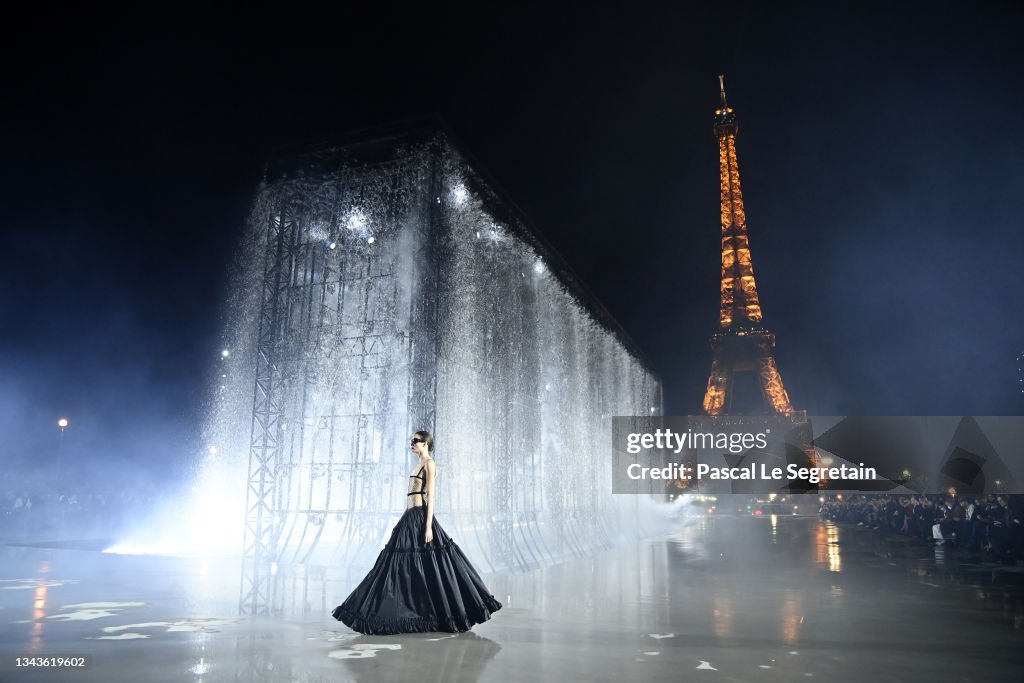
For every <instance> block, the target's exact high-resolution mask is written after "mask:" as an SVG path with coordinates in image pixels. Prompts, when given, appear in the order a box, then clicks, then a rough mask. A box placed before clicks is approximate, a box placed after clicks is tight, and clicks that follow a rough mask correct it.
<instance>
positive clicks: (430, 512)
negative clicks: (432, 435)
mask: <svg viewBox="0 0 1024 683" xmlns="http://www.w3.org/2000/svg"><path fill="white" fill-rule="evenodd" d="M426 474H427V483H426V486H427V532H426V534H425V535H424V537H423V538H424V541H425V542H426V543H430V542H431V541H432V540H434V534H433V532H432V531H431V528H432V527H433V523H432V522H433V521H434V475H435V474H436V470H435V469H434V461H433V460H430V461H428V462H427V472H426Z"/></svg>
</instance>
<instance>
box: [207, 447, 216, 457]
mask: <svg viewBox="0 0 1024 683" xmlns="http://www.w3.org/2000/svg"><path fill="white" fill-rule="evenodd" d="M206 452H207V453H209V454H210V455H217V447H216V446H210V447H209V448H207V449H206Z"/></svg>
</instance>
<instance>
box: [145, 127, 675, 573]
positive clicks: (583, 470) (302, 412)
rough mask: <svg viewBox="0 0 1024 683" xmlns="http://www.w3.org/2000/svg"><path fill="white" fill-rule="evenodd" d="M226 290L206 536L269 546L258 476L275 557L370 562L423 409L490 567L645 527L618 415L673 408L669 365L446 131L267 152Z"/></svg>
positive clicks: (206, 487) (197, 517)
mask: <svg viewBox="0 0 1024 683" xmlns="http://www.w3.org/2000/svg"><path fill="white" fill-rule="evenodd" d="M226 310H227V311H228V314H227V315H226V317H225V321H224V322H225V337H224V349H223V351H221V350H218V353H219V355H220V358H219V359H218V361H217V371H216V373H215V377H213V378H211V380H212V384H211V386H212V387H213V388H214V391H213V395H214V398H213V400H212V405H211V406H210V410H209V421H208V423H207V425H206V428H205V432H204V438H205V441H206V447H205V448H206V451H205V452H204V453H203V454H202V455H201V460H202V463H201V466H200V468H199V472H198V474H197V479H196V483H195V487H194V496H193V500H192V501H191V502H190V503H189V505H188V508H187V510H188V515H187V517H188V518H189V519H190V520H191V521H190V522H186V523H182V520H180V519H179V520H178V522H179V523H178V525H177V526H178V528H179V531H182V533H181V534H180V535H181V536H183V537H184V538H185V539H186V540H187V544H188V545H189V546H191V547H192V548H193V549H197V550H204V551H209V550H211V549H216V550H220V551H223V552H236V553H237V552H240V551H242V550H243V536H245V537H246V538H245V541H244V544H245V548H246V549H247V550H248V551H251V549H252V547H253V542H254V538H256V537H257V535H258V533H260V532H254V531H253V529H254V526H255V524H256V520H257V514H256V512H257V511H258V509H259V502H260V499H261V491H262V494H263V500H264V501H265V502H266V504H267V507H266V508H265V510H264V513H265V514H264V515H263V516H262V517H261V518H259V523H260V524H262V525H263V526H262V527H260V528H261V529H262V533H265V534H266V536H264V537H261V538H264V539H270V540H269V543H270V544H271V545H272V547H273V550H274V557H273V558H272V559H276V560H278V561H280V562H284V563H293V562H296V563H297V562H312V563H319V564H328V565H335V566H337V565H346V564H350V563H365V561H366V557H369V556H371V555H372V554H374V553H376V552H377V551H378V550H379V548H380V546H381V545H382V544H383V543H384V542H385V540H386V538H387V534H388V531H389V528H390V526H391V525H392V524H393V523H394V522H395V521H396V520H397V517H398V515H399V514H400V513H401V511H402V509H404V506H405V503H406V496H405V492H406V487H407V486H408V475H409V473H410V471H411V470H412V467H413V462H414V456H412V455H411V454H410V453H409V444H408V437H409V434H410V433H411V432H412V431H415V430H418V429H427V430H430V431H432V432H433V433H434V435H435V438H436V451H435V454H434V455H435V459H436V462H437V464H438V479H437V507H436V513H437V516H438V519H439V520H440V521H441V523H442V524H443V525H444V526H445V528H446V529H447V530H448V531H449V533H450V534H451V535H452V536H453V537H454V538H456V540H457V541H458V542H459V543H460V545H462V546H463V547H464V548H465V549H466V551H467V552H468V553H470V555H471V556H472V557H473V558H474V560H475V561H476V562H478V563H479V564H481V565H482V566H483V567H484V568H485V569H487V568H489V569H497V568H516V569H527V568H532V567H537V566H542V565H545V564H549V563H552V562H556V561H560V560H562V559H565V558H567V557H571V556H574V555H583V554H587V553H590V552H593V551H594V550H596V549H598V548H601V547H607V546H609V545H611V544H613V543H615V542H618V541H620V540H622V539H624V538H631V537H635V536H636V535H637V534H639V533H642V532H643V525H644V524H645V518H644V515H643V514H642V510H643V509H644V506H645V505H646V504H647V503H648V501H644V500H642V498H641V497H639V496H613V495H612V494H611V448H610V447H611V418H612V417H613V416H615V415H639V414H645V415H649V414H660V412H661V387H660V383H659V380H658V378H657V377H656V376H655V375H654V374H653V373H652V372H651V370H650V369H649V368H648V367H647V366H646V365H645V363H644V361H643V360H642V359H641V358H640V356H639V354H638V353H637V352H636V351H635V349H634V348H632V346H631V342H629V340H628V339H627V338H626V337H625V335H624V334H622V333H621V331H619V330H618V329H617V327H616V325H615V324H614V321H612V320H611V319H610V317H609V316H607V314H606V313H604V311H603V309H602V308H601V307H600V306H599V305H598V304H596V302H594V301H593V299H592V297H590V296H589V294H587V292H586V290H585V288H583V287H582V285H581V284H580V283H579V282H578V281H577V280H576V279H575V277H574V276H573V275H572V273H571V271H569V269H568V268H567V267H566V266H565V264H564V262H562V261H561V259H560V258H559V257H558V256H557V254H556V253H555V252H554V251H553V250H552V249H550V248H549V247H547V246H546V243H544V242H543V240H542V239H540V238H539V237H538V236H537V234H536V233H535V232H534V231H533V230H532V229H531V228H529V227H528V225H527V223H526V222H525V221H524V220H523V219H522V217H521V216H520V214H518V212H516V211H515V210H514V209H511V208H510V206H509V204H508V202H506V201H504V200H503V199H501V198H500V197H499V196H498V195H497V194H496V193H495V192H494V191H493V190H492V189H491V185H490V184H488V183H486V182H484V181H483V180H481V179H480V177H479V176H478V175H477V174H476V172H475V171H474V170H473V169H472V168H471V167H470V166H469V165H468V164H467V163H466V162H465V160H464V158H463V157H462V156H461V155H460V154H459V152H458V151H457V150H456V149H455V148H454V147H453V146H452V145H451V144H450V143H449V142H448V141H447V139H446V138H445V137H443V136H441V135H439V134H433V133H432V134H430V135H428V136H426V137H423V136H419V137H417V136H416V135H409V136H405V137H401V138H397V139H391V140H388V141H386V142H385V143H381V142H379V141H375V142H374V143H373V144H363V145H348V146H344V147H335V148H330V147H322V148H320V149H317V150H312V151H308V152H303V153H297V154H294V155H291V156H288V157H282V159H281V160H278V162H277V163H276V164H274V165H272V166H271V167H269V170H268V178H267V180H266V181H265V182H264V183H263V185H262V186H261V188H260V191H259V194H258V197H257V199H256V202H255V204H254V208H253V211H252V215H251V219H250V221H249V229H248V233H247V234H246V236H245V239H244V242H243V244H242V246H241V248H240V250H239V256H238V259H237V262H236V267H235V273H234V280H233V286H232V292H231V295H230V299H229V302H228V306H227V309H226ZM254 388H255V390H254ZM260 457H264V458H266V459H267V460H266V462H267V463H268V465H267V466H266V467H265V468H262V469H261V468H260V467H259V466H258V465H259V462H260ZM247 481H248V482H250V485H249V486H248V487H247V486H246V482H247ZM261 481H262V483H263V485H264V488H263V489H260V488H259V486H260V482H261ZM247 497H248V506H247V505H246V499H247ZM246 519H248V520H249V532H248V533H245V532H244V531H243V526H244V525H243V521H244V520H246ZM125 547H128V546H125Z"/></svg>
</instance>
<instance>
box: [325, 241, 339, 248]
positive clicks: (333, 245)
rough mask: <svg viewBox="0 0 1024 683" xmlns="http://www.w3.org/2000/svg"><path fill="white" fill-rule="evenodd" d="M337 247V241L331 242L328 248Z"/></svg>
mask: <svg viewBox="0 0 1024 683" xmlns="http://www.w3.org/2000/svg"><path fill="white" fill-rule="evenodd" d="M337 247H338V243H337V242H331V243H330V244H328V245H327V248H328V249H336V248H337Z"/></svg>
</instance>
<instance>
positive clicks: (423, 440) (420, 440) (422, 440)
mask: <svg viewBox="0 0 1024 683" xmlns="http://www.w3.org/2000/svg"><path fill="white" fill-rule="evenodd" d="M426 442H427V440H426V439H421V438H420V437H418V436H414V437H413V438H412V445H413V446H415V445H416V444H418V443H426Z"/></svg>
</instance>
